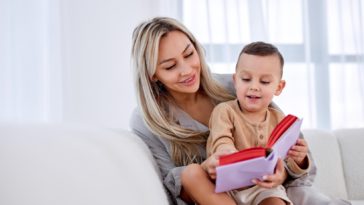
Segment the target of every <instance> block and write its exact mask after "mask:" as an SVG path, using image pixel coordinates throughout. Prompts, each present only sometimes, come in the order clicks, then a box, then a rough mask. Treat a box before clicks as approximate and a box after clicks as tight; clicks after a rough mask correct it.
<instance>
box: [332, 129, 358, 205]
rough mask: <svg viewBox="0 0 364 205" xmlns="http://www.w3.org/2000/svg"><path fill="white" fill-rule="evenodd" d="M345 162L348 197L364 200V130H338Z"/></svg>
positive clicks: (337, 133)
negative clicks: (363, 151)
mask: <svg viewBox="0 0 364 205" xmlns="http://www.w3.org/2000/svg"><path fill="white" fill-rule="evenodd" d="M335 135H336V136H337V138H338V141H339V145H340V148H341V155H342V160H343V165H344V166H343V167H344V174H345V178H346V187H347V191H348V196H349V198H350V199H354V200H364V191H363V184H364V154H363V153H362V150H363V148H364V140H363V139H364V128H361V129H341V130H336V131H335Z"/></svg>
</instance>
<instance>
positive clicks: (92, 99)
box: [0, 0, 181, 129]
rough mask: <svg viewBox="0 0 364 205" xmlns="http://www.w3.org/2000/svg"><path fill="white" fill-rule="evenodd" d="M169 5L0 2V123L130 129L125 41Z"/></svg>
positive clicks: (168, 11)
mask: <svg viewBox="0 0 364 205" xmlns="http://www.w3.org/2000/svg"><path fill="white" fill-rule="evenodd" d="M180 5H181V2H179V1H175V0H173V1H172V0H158V1H151V0H133V1H114V0H92V1H89V0H0V123H4V122H5V123H8V122H19V123H28V122H30V123H37V122H47V123H49V122H57V123H58V122H61V123H63V122H65V123H76V124H92V125H96V126H104V127H113V128H114V127H115V128H125V129H128V128H129V118H130V115H131V113H132V111H133V109H134V108H135V107H136V98H135V92H134V84H133V79H132V69H131V68H130V51H131V36H132V32H133V29H134V28H135V26H136V25H137V24H139V23H140V22H141V21H143V20H146V19H148V18H151V17H154V16H158V15H169V16H172V17H176V16H178V15H180V14H178V12H179V11H181V10H179V9H178V8H180Z"/></svg>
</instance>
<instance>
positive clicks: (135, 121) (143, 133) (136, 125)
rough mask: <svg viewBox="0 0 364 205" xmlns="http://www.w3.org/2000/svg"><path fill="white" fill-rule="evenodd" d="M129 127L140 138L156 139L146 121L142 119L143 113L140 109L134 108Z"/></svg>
mask: <svg viewBox="0 0 364 205" xmlns="http://www.w3.org/2000/svg"><path fill="white" fill-rule="evenodd" d="M129 127H130V128H131V131H132V132H134V133H135V134H137V135H138V136H139V137H142V138H145V137H152V136H153V137H154V135H153V133H152V132H151V131H150V130H149V128H148V127H147V125H146V124H145V121H144V119H143V117H142V114H141V111H140V109H138V108H134V110H133V112H132V114H131V117H130V120H129Z"/></svg>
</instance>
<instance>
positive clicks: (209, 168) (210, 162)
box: [201, 145, 237, 179]
mask: <svg viewBox="0 0 364 205" xmlns="http://www.w3.org/2000/svg"><path fill="white" fill-rule="evenodd" d="M236 151H237V150H236V149H235V148H234V147H230V146H222V145H221V146H219V147H218V149H217V150H216V152H215V153H213V154H212V155H211V156H210V157H209V158H207V159H206V160H205V161H204V162H202V164H201V166H202V168H203V169H204V170H205V171H206V172H207V174H208V175H209V176H210V178H211V179H216V167H217V166H218V165H219V158H220V156H223V155H227V154H231V153H233V152H236Z"/></svg>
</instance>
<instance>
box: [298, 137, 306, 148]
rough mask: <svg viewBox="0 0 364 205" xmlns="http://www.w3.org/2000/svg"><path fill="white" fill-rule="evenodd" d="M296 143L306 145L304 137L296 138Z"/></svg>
mask: <svg viewBox="0 0 364 205" xmlns="http://www.w3.org/2000/svg"><path fill="white" fill-rule="evenodd" d="M296 145H301V146H305V147H307V142H306V140H304V139H301V138H298V139H297V141H296Z"/></svg>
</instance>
